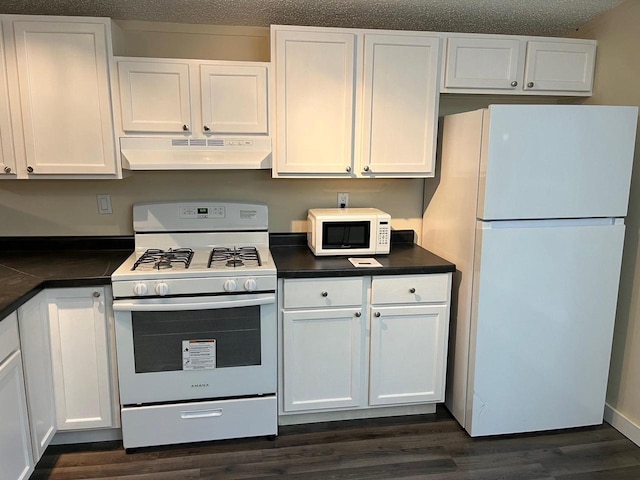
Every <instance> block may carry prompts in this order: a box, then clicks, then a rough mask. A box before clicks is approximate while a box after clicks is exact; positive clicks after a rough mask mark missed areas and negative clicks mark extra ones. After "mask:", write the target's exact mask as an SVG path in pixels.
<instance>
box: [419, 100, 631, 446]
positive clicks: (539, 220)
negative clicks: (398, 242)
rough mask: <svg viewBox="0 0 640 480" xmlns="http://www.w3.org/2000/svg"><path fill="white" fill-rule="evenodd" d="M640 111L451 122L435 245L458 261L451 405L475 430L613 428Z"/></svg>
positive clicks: (434, 184)
mask: <svg viewBox="0 0 640 480" xmlns="http://www.w3.org/2000/svg"><path fill="white" fill-rule="evenodd" d="M637 116H638V109H637V108H636V107H612V106H591V105H570V106H569V105H492V106H490V107H489V108H487V109H483V110H477V111H473V112H468V113H462V114H457V115H451V116H447V117H445V119H444V125H443V131H442V141H441V147H442V149H441V152H440V156H439V162H440V163H439V165H438V167H437V168H438V169H439V174H437V177H436V179H433V180H427V181H426V183H425V204H424V205H425V207H424V219H423V231H422V246H424V247H425V248H427V249H429V250H431V251H433V252H434V253H436V254H438V255H441V256H442V257H444V258H446V259H447V260H449V261H452V262H454V263H455V264H456V266H457V272H456V276H455V277H454V292H453V297H454V304H453V305H452V318H451V336H450V345H449V350H450V354H449V361H448V370H447V390H446V400H445V403H446V405H447V407H448V409H449V410H450V411H451V413H452V414H453V415H454V416H455V418H456V419H457V420H458V421H459V422H460V424H461V425H462V426H463V427H464V428H465V429H466V430H467V431H468V432H469V434H470V435H471V436H482V435H495V434H506V433H517V432H530V431H539V430H549V429H557V428H568V427H577V426H584V425H594V424H599V423H602V420H603V412H604V404H605V393H606V386H607V377H608V370H609V360H610V354H611V343H612V336H613V325H614V319H615V313H616V303H617V297H618V284H619V276H620V265H621V259H622V246H623V241H624V232H625V225H624V217H625V215H626V213H627V203H628V198H629V185H630V181H631V169H632V164H633V151H634V145H635V135H636V122H637Z"/></svg>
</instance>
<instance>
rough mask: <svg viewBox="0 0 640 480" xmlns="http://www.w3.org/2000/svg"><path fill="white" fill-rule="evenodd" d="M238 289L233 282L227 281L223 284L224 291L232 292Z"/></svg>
mask: <svg viewBox="0 0 640 480" xmlns="http://www.w3.org/2000/svg"><path fill="white" fill-rule="evenodd" d="M237 287H238V285H237V284H236V281H235V280H227V281H226V282H224V291H225V292H233V291H235V289H236V288H237Z"/></svg>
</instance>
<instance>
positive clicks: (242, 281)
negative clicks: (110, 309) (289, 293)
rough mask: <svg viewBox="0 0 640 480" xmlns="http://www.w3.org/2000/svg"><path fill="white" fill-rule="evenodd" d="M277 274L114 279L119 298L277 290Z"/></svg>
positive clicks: (114, 294) (115, 291)
mask: <svg viewBox="0 0 640 480" xmlns="http://www.w3.org/2000/svg"><path fill="white" fill-rule="evenodd" d="M276 283H277V277H276V275H264V276H262V275H255V276H250V277H249V276H246V277H242V276H238V277H235V278H229V277H215V278H180V279H170V278H167V279H163V280H160V279H158V280H131V281H129V280H127V281H115V282H113V283H112V286H113V296H114V297H115V298H142V297H170V296H174V295H181V296H184V295H203V294H205V295H206V294H219V293H225V292H226V293H235V294H241V293H253V292H268V291H275V289H276Z"/></svg>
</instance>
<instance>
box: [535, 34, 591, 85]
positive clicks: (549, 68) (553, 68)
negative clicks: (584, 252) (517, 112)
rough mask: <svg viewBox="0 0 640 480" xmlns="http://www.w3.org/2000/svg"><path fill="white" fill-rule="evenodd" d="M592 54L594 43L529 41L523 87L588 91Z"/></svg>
mask: <svg viewBox="0 0 640 480" xmlns="http://www.w3.org/2000/svg"><path fill="white" fill-rule="evenodd" d="M595 56H596V46H595V45H594V44H593V43H578V42H576V43H572V42H535V41H531V42H528V43H527V62H526V65H527V66H526V71H525V80H524V88H525V90H532V91H537V90H541V91H552V90H564V91H574V92H590V91H591V89H592V88H593V69H594V62H595Z"/></svg>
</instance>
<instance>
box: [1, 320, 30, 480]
mask: <svg viewBox="0 0 640 480" xmlns="http://www.w3.org/2000/svg"><path fill="white" fill-rule="evenodd" d="M6 321H8V320H6V319H5V320H3V322H6ZM0 405H1V406H2V408H0V425H2V428H0V465H1V466H2V467H1V468H2V478H6V479H8V480H9V479H10V480H14V479H27V478H29V475H31V472H33V468H34V463H33V459H32V456H31V438H30V437H29V418H28V416H27V404H26V400H25V393H24V378H23V376H22V362H21V355H20V350H17V351H15V352H13V353H12V354H11V355H10V356H9V358H7V359H6V360H5V361H4V362H3V363H0Z"/></svg>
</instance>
